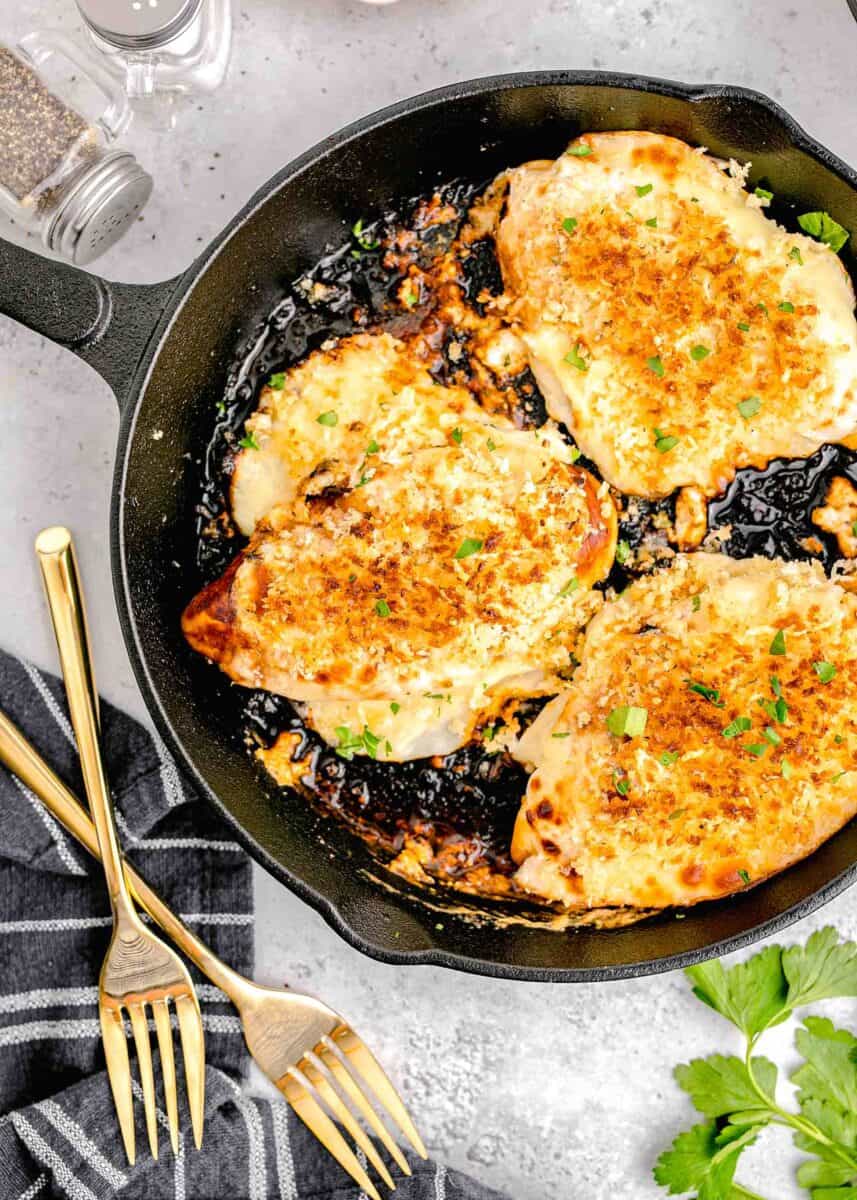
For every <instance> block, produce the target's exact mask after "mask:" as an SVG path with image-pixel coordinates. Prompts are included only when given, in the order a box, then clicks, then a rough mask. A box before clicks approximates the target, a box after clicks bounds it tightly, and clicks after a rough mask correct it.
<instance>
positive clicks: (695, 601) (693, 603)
mask: <svg viewBox="0 0 857 1200" xmlns="http://www.w3.org/2000/svg"><path fill="white" fill-rule="evenodd" d="M701 604H702V597H701V596H691V598H690V607H691V608H692V609H693V611H694V612H699V606H700V605H701Z"/></svg>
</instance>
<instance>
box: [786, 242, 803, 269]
mask: <svg viewBox="0 0 857 1200" xmlns="http://www.w3.org/2000/svg"><path fill="white" fill-rule="evenodd" d="M789 258H791V259H794V261H795V262H796V263H797V264H798V265H799V266H801V267H802V266H803V259H802V258H801V253H800V246H792V248H791V250H789Z"/></svg>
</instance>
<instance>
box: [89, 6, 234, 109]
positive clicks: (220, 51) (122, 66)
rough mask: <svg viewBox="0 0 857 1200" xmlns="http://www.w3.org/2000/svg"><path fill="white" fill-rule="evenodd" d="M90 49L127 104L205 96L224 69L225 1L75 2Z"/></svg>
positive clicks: (228, 24) (228, 23)
mask: <svg viewBox="0 0 857 1200" xmlns="http://www.w3.org/2000/svg"><path fill="white" fill-rule="evenodd" d="M77 7H78V10H79V12H80V15H81V17H82V18H83V23H84V31H85V33H86V36H87V39H88V41H89V43H90V45H91V47H92V48H93V49H94V50H95V51H97V52H98V54H99V55H100V56H102V61H103V62H104V64H105V66H106V67H107V68H108V70H109V71H110V72H111V73H112V74H113V75H114V76H115V78H117V79H119V80H120V81H121V83H122V86H123V87H124V89H125V92H126V94H127V95H128V96H129V97H130V98H131V99H132V100H139V99H146V98H149V97H152V96H155V95H156V94H157V93H163V92H166V93H174V94H175V93H178V94H189V93H193V92H210V91H213V90H214V89H215V88H216V87H218V86H219V85H220V84H221V83H222V82H223V78H224V76H225V75H226V69H227V67H228V65H229V50H230V45H231V40H232V15H231V11H230V0H77Z"/></svg>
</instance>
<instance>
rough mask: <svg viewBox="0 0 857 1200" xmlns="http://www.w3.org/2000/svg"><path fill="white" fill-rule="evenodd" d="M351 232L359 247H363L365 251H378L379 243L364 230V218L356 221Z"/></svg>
mask: <svg viewBox="0 0 857 1200" xmlns="http://www.w3.org/2000/svg"><path fill="white" fill-rule="evenodd" d="M351 232H352V233H353V234H354V237H355V239H356V240H357V245H358V246H362V247H363V249H364V250H377V249H378V246H379V243H378V242H376V241H375V240H374V239H373V238H372V237H371V236H370V235H369V234H368V233H365V232H364V230H363V218H362V217H360V219H359V220H357V221H355V222H354V224H353V225H352V226H351Z"/></svg>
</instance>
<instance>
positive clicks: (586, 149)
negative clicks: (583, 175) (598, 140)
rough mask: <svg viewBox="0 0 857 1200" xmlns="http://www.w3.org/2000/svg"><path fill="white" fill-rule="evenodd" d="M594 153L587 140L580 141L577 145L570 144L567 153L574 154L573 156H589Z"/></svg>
mask: <svg viewBox="0 0 857 1200" xmlns="http://www.w3.org/2000/svg"><path fill="white" fill-rule="evenodd" d="M591 153H592V147H591V146H587V145H586V143H585V142H578V144H577V145H576V146H569V148H568V149H567V150H566V154H570V155H572V157H573V158H588V157H589V155H590V154H591Z"/></svg>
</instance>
